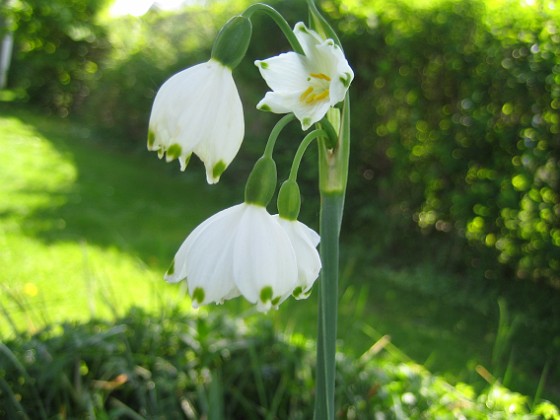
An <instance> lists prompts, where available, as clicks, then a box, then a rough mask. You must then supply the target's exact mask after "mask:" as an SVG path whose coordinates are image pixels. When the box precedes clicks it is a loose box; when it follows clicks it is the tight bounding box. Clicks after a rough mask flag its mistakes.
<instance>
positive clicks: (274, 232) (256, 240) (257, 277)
mask: <svg viewBox="0 0 560 420" xmlns="http://www.w3.org/2000/svg"><path fill="white" fill-rule="evenodd" d="M234 255H235V256H234V279H235V284H236V285H237V287H238V289H239V291H240V292H241V294H242V295H243V296H244V297H245V298H246V299H247V300H248V301H250V302H252V303H256V304H257V308H258V309H260V310H267V309H269V308H270V307H272V306H274V305H277V304H278V303H279V302H280V298H281V297H282V296H284V295H285V294H287V293H291V291H292V290H293V289H294V287H295V285H296V281H297V260H296V256H295V253H294V249H293V247H292V245H291V242H290V239H289V238H288V235H287V234H286V233H285V232H284V230H283V229H282V228H281V227H280V225H279V224H278V223H277V222H276V221H275V220H274V219H273V218H272V216H270V215H269V214H268V213H267V212H266V209H265V208H264V207H260V206H254V205H247V208H246V210H245V213H244V215H243V218H242V219H241V222H240V225H239V228H238V232H237V237H236V239H235V245H234ZM266 290H269V292H270V296H269V298H270V299H264V300H263V299H262V297H263V291H266ZM265 295H266V293H265Z"/></svg>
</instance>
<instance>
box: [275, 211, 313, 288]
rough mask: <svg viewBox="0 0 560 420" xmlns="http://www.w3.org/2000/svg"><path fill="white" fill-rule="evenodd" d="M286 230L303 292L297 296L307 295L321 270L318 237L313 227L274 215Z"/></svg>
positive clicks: (299, 284)
mask: <svg viewBox="0 0 560 420" xmlns="http://www.w3.org/2000/svg"><path fill="white" fill-rule="evenodd" d="M274 217H275V218H276V219H277V220H278V223H279V224H280V226H282V228H283V229H284V230H285V231H286V233H287V234H288V237H289V238H290V241H291V242H292V246H293V247H294V250H295V253H296V257H297V265H298V284H297V285H298V286H299V287H301V289H302V290H301V291H302V292H303V293H302V294H301V295H300V296H298V297H307V292H308V291H309V290H310V289H311V287H312V286H313V283H314V282H315V280H316V279H317V277H318V276H319V272H320V271H321V257H320V256H319V252H317V248H316V247H317V245H318V244H319V240H320V237H319V235H318V234H317V232H315V231H314V230H313V229H310V228H309V227H307V226H306V225H305V224H303V223H301V222H298V221H297V220H294V221H291V220H286V219H282V218H281V217H278V216H277V215H276V216H274Z"/></svg>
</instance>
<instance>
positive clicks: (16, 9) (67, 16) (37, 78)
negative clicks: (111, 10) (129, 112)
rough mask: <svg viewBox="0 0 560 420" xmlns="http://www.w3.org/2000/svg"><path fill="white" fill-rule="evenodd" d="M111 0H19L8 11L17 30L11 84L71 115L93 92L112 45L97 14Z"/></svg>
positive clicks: (32, 99)
mask: <svg viewBox="0 0 560 420" xmlns="http://www.w3.org/2000/svg"><path fill="white" fill-rule="evenodd" d="M107 3H108V0H49V1H43V0H15V1H8V2H7V7H3V14H4V15H5V16H6V18H7V21H8V22H10V23H11V26H13V27H12V28H10V29H11V30H13V31H14V40H15V48H14V53H13V61H12V65H11V68H10V73H9V87H10V88H14V89H18V90H22V91H24V92H25V95H26V97H27V99H28V100H29V102H30V103H32V104H35V105H39V106H42V107H45V108H47V109H49V110H53V111H56V112H57V113H59V114H60V115H63V116H66V115H68V114H69V112H70V111H71V109H72V108H74V107H76V106H78V105H80V104H81V103H82V101H83V100H84V99H85V98H86V97H87V96H88V94H89V91H90V88H91V83H92V82H93V81H94V80H95V79H96V78H97V77H98V76H99V73H98V72H99V63H100V60H101V59H102V57H103V56H104V54H105V53H106V52H107V50H108V48H109V44H108V43H107V33H106V30H105V28H104V27H103V26H102V25H100V24H99V23H98V22H97V15H98V14H99V12H101V11H102V10H103V8H104V7H105V6H106V4H107Z"/></svg>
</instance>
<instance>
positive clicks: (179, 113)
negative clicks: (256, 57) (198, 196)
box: [148, 59, 245, 184]
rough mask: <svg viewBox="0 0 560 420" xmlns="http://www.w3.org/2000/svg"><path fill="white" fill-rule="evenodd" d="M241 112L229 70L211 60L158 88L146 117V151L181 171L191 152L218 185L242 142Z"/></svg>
mask: <svg viewBox="0 0 560 420" xmlns="http://www.w3.org/2000/svg"><path fill="white" fill-rule="evenodd" d="M244 131H245V125H244V120H243V107H242V104H241V99H240V98H239V93H238V92H237V87H236V86H235V82H234V81H233V76H232V73H231V69H230V68H229V67H226V66H224V65H222V64H221V63H220V62H218V61H217V60H214V59H210V60H209V61H208V62H206V63H202V64H198V65H196V66H193V67H190V68H188V69H186V70H183V71H181V72H180V73H177V74H175V75H174V76H172V77H171V78H170V79H169V80H167V81H166V82H165V83H164V84H163V85H162V86H161V88H160V89H159V91H158V93H157V95H156V98H155V100H154V104H153V107H152V113H151V115H150V124H149V134H148V150H153V151H157V152H158V154H159V156H160V157H163V155H164V154H166V160H167V161H168V162H170V161H172V160H174V159H177V158H178V159H179V162H180V164H181V170H185V168H186V166H187V163H188V161H189V159H190V157H191V154H192V153H195V154H196V155H197V156H198V157H199V158H200V159H201V160H202V161H203V162H204V166H205V167H206V179H207V180H208V183H210V184H213V183H216V182H218V180H219V179H220V175H221V174H222V173H223V172H224V170H225V169H226V168H227V166H228V165H229V164H230V163H231V161H232V160H233V158H234V157H235V155H236V154H237V152H238V150H239V147H240V146H241V143H242V141H243V136H244Z"/></svg>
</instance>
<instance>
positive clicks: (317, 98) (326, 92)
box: [315, 89, 329, 102]
mask: <svg viewBox="0 0 560 420" xmlns="http://www.w3.org/2000/svg"><path fill="white" fill-rule="evenodd" d="M328 97H329V90H328V89H325V90H324V91H322V92H321V93H320V94H318V95H315V102H317V101H321V100H323V99H325V98H328Z"/></svg>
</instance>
